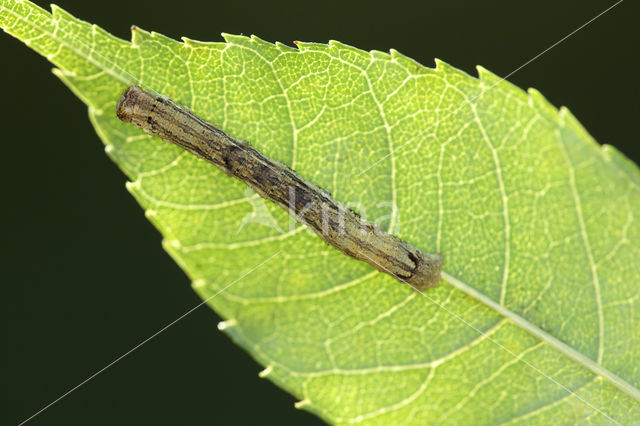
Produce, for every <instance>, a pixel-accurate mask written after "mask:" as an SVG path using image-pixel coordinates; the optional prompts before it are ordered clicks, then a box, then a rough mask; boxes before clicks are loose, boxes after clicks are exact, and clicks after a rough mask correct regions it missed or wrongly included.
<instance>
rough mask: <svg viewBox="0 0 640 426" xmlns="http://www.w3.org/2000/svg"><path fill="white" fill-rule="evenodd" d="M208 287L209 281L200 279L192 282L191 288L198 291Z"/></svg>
mask: <svg viewBox="0 0 640 426" xmlns="http://www.w3.org/2000/svg"><path fill="white" fill-rule="evenodd" d="M206 285H207V281H206V280H203V279H202V278H198V279H196V280H193V281H191V288H194V289H198V288H202V287H205V286H206Z"/></svg>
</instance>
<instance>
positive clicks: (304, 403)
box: [293, 398, 311, 410]
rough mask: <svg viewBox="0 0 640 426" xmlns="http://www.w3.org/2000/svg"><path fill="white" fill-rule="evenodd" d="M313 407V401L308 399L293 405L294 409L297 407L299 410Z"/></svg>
mask: <svg viewBox="0 0 640 426" xmlns="http://www.w3.org/2000/svg"><path fill="white" fill-rule="evenodd" d="M310 405H311V400H310V399H308V398H305V399H301V400H300V401H297V402H295V403H294V404H293V406H294V407H296V408H297V409H299V410H301V409H303V408H305V407H309V406H310Z"/></svg>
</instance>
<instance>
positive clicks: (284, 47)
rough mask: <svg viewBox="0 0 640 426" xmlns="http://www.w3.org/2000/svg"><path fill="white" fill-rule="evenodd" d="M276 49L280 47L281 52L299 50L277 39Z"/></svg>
mask: <svg viewBox="0 0 640 426" xmlns="http://www.w3.org/2000/svg"><path fill="white" fill-rule="evenodd" d="M276 49H278V50H279V51H281V52H286V53H288V52H297V51H298V49H296V48H295V47H291V46H287V45H286V44H284V43H281V42H279V41H276Z"/></svg>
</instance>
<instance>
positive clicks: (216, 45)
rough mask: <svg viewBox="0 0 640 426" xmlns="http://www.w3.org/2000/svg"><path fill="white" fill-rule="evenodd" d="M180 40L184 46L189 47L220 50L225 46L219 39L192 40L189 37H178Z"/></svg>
mask: <svg viewBox="0 0 640 426" xmlns="http://www.w3.org/2000/svg"><path fill="white" fill-rule="evenodd" d="M180 40H182V42H183V43H184V45H185V46H187V47H191V48H193V49H200V48H205V49H219V50H222V49H224V48H225V47H226V46H227V45H226V43H222V42H219V41H200V40H194V39H192V38H189V37H180Z"/></svg>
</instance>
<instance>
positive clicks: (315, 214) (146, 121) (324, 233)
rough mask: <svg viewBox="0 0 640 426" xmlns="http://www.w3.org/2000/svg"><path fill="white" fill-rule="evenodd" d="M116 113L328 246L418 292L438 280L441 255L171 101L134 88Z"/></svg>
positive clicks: (433, 284)
mask: <svg viewBox="0 0 640 426" xmlns="http://www.w3.org/2000/svg"><path fill="white" fill-rule="evenodd" d="M116 113H117V115H118V118H119V119H120V120H122V121H125V122H130V123H132V124H134V125H135V126H137V127H139V128H141V129H142V130H144V131H145V132H146V133H148V134H150V135H152V136H158V137H160V138H161V139H164V140H165V141H167V142H171V143H173V144H175V145H178V146H180V147H182V148H184V149H186V150H187V151H189V152H191V153H192V154H194V155H195V156H197V157H200V158H202V159H204V160H206V161H208V162H210V163H212V164H213V165H215V166H216V167H218V168H219V169H220V170H222V171H223V172H225V173H226V174H228V175H229V176H232V177H235V178H237V179H240V180H241V181H242V182H244V183H245V184H247V185H248V186H249V187H251V188H252V189H253V190H254V191H255V192H257V193H258V194H260V195H261V196H262V197H263V198H266V199H268V200H271V201H273V202H274V203H276V204H278V205H280V206H281V207H282V208H284V209H285V210H287V211H288V212H289V214H291V215H292V216H293V217H294V218H295V219H296V220H298V221H299V222H302V223H304V224H306V225H307V226H309V227H310V228H311V229H313V230H314V231H315V233H316V234H318V236H320V238H322V239H323V240H324V241H325V242H326V243H327V244H329V245H330V246H333V247H335V248H336V249H338V250H340V251H341V252H342V253H344V254H346V255H349V256H351V257H353V258H355V259H358V260H362V261H364V262H367V263H368V264H370V265H371V266H373V267H374V268H376V269H378V270H379V271H381V272H384V273H387V274H390V275H391V276H393V277H395V278H396V279H398V280H399V281H402V282H405V283H408V284H410V285H411V286H413V287H414V288H415V289H417V290H420V291H421V290H424V289H427V288H429V287H435V286H436V285H437V284H438V282H439V281H440V272H441V270H442V263H443V260H442V256H441V255H439V254H427V253H423V252H422V251H420V250H419V249H417V248H415V247H413V246H412V245H411V244H409V243H407V242H405V241H403V240H401V239H399V238H397V237H395V236H393V235H391V234H389V233H388V232H386V231H384V230H383V229H382V228H380V227H379V226H378V225H377V224H374V223H372V222H368V221H366V220H364V219H363V218H362V217H360V215H358V214H357V213H355V212H354V211H352V210H350V209H348V208H347V207H346V206H344V205H343V204H341V203H339V202H338V201H336V200H334V199H333V197H332V196H331V194H329V193H328V192H327V191H324V190H322V189H321V188H319V187H318V186H316V185H314V184H313V183H310V182H308V181H306V180H304V179H303V178H302V177H300V176H299V175H298V174H297V173H296V172H294V171H293V170H291V169H290V168H289V167H287V166H286V165H284V164H282V163H280V162H278V161H275V160H272V159H270V158H268V157H266V156H265V155H263V154H261V153H260V152H258V151H257V150H256V149H255V148H253V147H252V146H251V145H250V144H249V143H248V142H245V141H242V140H238V139H234V138H232V137H231V136H229V135H227V134H226V133H224V132H223V131H222V130H220V129H219V128H217V127H216V126H214V125H213V124H211V123H208V122H207V121H205V120H203V119H202V118H200V117H198V116H196V115H195V114H193V113H192V112H191V111H189V110H188V109H187V108H184V107H182V106H180V105H178V104H176V103H175V102H173V101H172V100H171V99H168V98H166V97H164V96H157V95H154V94H152V93H150V92H147V91H145V90H143V89H141V88H140V87H138V86H131V87H129V88H128V89H127V90H125V92H124V93H123V94H122V97H121V98H120V101H119V102H118V105H117V108H116Z"/></svg>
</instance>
